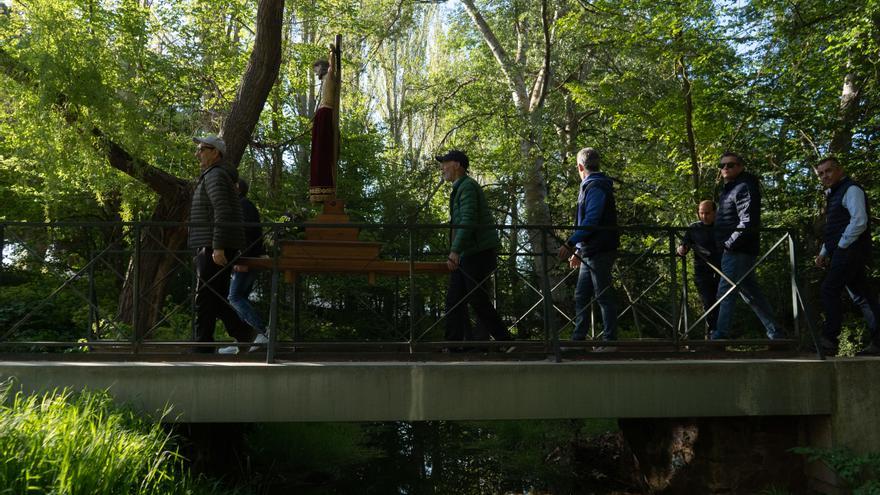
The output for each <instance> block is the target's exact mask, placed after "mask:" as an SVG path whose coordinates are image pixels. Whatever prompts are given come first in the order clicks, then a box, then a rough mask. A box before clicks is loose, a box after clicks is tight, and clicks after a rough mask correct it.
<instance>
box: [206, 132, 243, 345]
mask: <svg viewBox="0 0 880 495" xmlns="http://www.w3.org/2000/svg"><path fill="white" fill-rule="evenodd" d="M193 142H195V143H197V144H198V148H197V149H196V158H197V159H198V161H199V165H200V167H201V174H199V178H198V181H197V182H196V188H195V191H193V198H192V206H191V207H190V222H192V223H193V225H190V228H189V247H190V248H194V249H196V275H197V276H198V280H197V282H196V301H195V306H196V321H195V325H194V332H193V333H194V338H195V340H196V342H214V327H215V324H216V323H217V319H218V318H219V319H220V320H222V321H223V325H224V326H225V327H226V331H227V332H228V333H229V335H230V336H232V337H233V338H234V339H235V340H237V341H239V342H251V341H253V339H254V337H255V336H256V331H254V329H253V328H251V326H250V325H248V324H247V323H245V322H244V321H242V320H241V318H239V317H238V314H237V313H236V312H235V310H234V309H233V308H232V306H231V305H230V304H229V302H228V301H227V300H226V296H227V294H229V279H230V274H231V268H232V265H230V264H229V260H231V259H234V258H235V256H236V255H237V253H238V250H239V249H241V248H243V247H244V242H245V241H244V228H243V227H242V226H241V225H240V224H241V222H242V212H241V204H240V203H239V201H238V193H236V191H235V183H236V181H237V180H238V172H237V171H236V170H235V168H234V167H232V166H231V165H230V164H229V163H228V162H227V161H226V160H224V158H223V155H224V154H226V143H225V142H224V141H223V140H222V139H220V138H219V137H217V136H206V137H197V138H193ZM236 222H237V223H238V224H239V225H234V224H235V223H236ZM233 349H234V348H233ZM196 352H213V350H212V349H211V348H209V347H199V348H197V349H196ZM227 353H231V352H227Z"/></svg>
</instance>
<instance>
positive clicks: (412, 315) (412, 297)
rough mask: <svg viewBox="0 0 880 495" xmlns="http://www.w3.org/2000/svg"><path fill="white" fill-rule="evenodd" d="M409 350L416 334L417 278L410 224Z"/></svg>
mask: <svg viewBox="0 0 880 495" xmlns="http://www.w3.org/2000/svg"><path fill="white" fill-rule="evenodd" d="M408 230H409V352H410V354H412V352H413V345H414V342H413V341H414V340H415V334H416V312H415V311H416V279H415V268H416V265H415V241H414V240H413V229H412V226H409V228H408Z"/></svg>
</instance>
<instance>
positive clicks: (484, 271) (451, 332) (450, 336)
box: [436, 150, 511, 341]
mask: <svg viewBox="0 0 880 495" xmlns="http://www.w3.org/2000/svg"><path fill="white" fill-rule="evenodd" d="M436 159H437V161H438V162H440V164H441V167H442V170H443V179H444V180H446V181H448V182H451V183H452V194H451V195H450V196H449V215H450V222H451V224H452V225H453V228H452V229H451V231H450V250H449V259H448V260H447V261H446V265H447V266H448V267H449V271H450V276H449V289H448V290H447V292H446V340H450V341H460V340H480V341H485V340H489V335H491V336H492V337H493V338H494V339H495V340H511V337H510V333H508V331H507V327H506V326H505V325H504V322H503V321H501V318H500V317H499V316H498V312H497V311H495V307H494V306H493V305H492V301H491V299H490V297H489V290H488V288H489V286H490V284H491V281H490V277H491V276H492V273H493V272H494V271H495V267H496V266H497V260H496V254H497V253H496V251H497V250H498V248H499V247H500V246H501V243H500V241H499V240H498V232H497V231H496V230H495V227H469V226H477V225H483V226H486V225H494V224H495V219H494V218H492V215H491V214H490V213H489V205H488V204H487V203H486V196H485V194H483V189H482V188H481V187H480V184H479V183H477V181H475V180H474V179H473V178H471V177H470V176H469V175H468V174H467V172H468V166H469V165H470V160H468V157H467V155H466V154H464V152H462V151H458V150H452V151H450V152H448V153H446V154H445V155H441V156H437V157H436ZM468 305H470V306H472V307H473V308H474V312H475V313H476V314H477V331H476V332H473V331H472V329H471V321H470V316H469V314H468V309H467V307H468Z"/></svg>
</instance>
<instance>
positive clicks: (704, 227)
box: [676, 199, 721, 336]
mask: <svg viewBox="0 0 880 495" xmlns="http://www.w3.org/2000/svg"><path fill="white" fill-rule="evenodd" d="M717 213H718V207H717V206H716V205H715V202H714V201H711V200H708V199H707V200H704V201H700V204H699V206H698V207H697V216H698V217H699V218H700V221H699V222H694V223H692V224H691V225H690V227H688V229H687V231H686V232H685V234H684V242H682V244H681V245H680V246H678V250H677V251H676V252H677V253H678V255H679V256H687V254H688V251H690V250H691V249H693V250H694V285H696V286H697V292H699V294H700V300H701V301H702V303H703V311H709V308H711V307H712V305H714V304H715V301H716V299H715V297H716V296H717V293H718V282H719V281H720V280H721V277H720V276H719V275H718V272H716V271H715V270H713V269H712V267H711V266H709V264H710V263H711V264H712V265H713V266H715V267H716V268H718V267H720V266H721V251H720V250H719V249H718V245H717V244H716V243H715V231H714V230H713V226H714V225H715V215H716V214H717ZM705 321H706V332H707V335H710V336H711V335H712V332H714V331H715V325H716V324H717V322H718V308H715V309H713V310H712V312H711V313H709V314H708V315H706V320H705Z"/></svg>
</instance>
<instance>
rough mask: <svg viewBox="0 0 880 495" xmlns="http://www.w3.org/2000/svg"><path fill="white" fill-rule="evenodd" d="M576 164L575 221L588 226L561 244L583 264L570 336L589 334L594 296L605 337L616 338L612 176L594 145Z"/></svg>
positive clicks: (562, 253) (574, 263)
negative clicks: (602, 169) (588, 314)
mask: <svg viewBox="0 0 880 495" xmlns="http://www.w3.org/2000/svg"><path fill="white" fill-rule="evenodd" d="M577 168H578V174H580V176H581V187H580V192H579V194H578V202H577V224H576V225H577V226H578V227H589V228H586V229H579V230H575V231H574V233H573V234H572V235H571V237H570V238H569V239H568V240H567V241H566V242H565V243H564V244H563V245H562V246H560V248H559V257H560V258H562V259H568V260H569V264H570V266H571V267H572V268H577V267H580V272H579V273H578V281H577V286H576V288H575V290H574V309H575V316H574V332H572V334H571V339H572V340H585V339H586V338H587V317H586V312H587V310H588V309H589V304H590V302H591V300H592V299H593V298H594V297H595V298H596V301H597V302H598V303H599V309H600V310H601V312H602V324H603V327H604V328H603V330H602V340H616V339H617V308H616V307H615V303H614V292H613V290H612V288H611V269H612V268H613V266H614V258H616V257H617V247H618V245H619V244H620V234H619V233H618V232H617V230H616V229H615V227H617V205H616V204H615V202H614V184H613V183H612V182H611V178H609V177H608V176H606V175H605V174H603V173H602V172H600V171H599V152H598V151H596V150H594V149H593V148H584V149H582V150H580V151H579V152H578V154H577ZM595 227H607V228H603V229H595ZM575 249H577V254H576V255H575V254H574V253H575ZM613 349H614V348H611V347H609V348H599V350H613Z"/></svg>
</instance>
